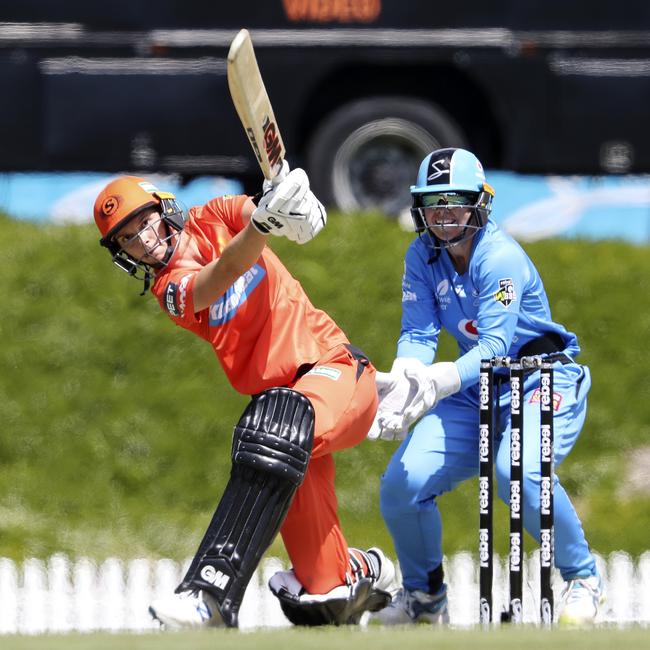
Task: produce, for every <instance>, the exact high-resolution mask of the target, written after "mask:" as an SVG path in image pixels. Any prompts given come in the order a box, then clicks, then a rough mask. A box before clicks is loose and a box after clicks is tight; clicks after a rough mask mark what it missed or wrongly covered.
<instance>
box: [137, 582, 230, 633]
mask: <svg viewBox="0 0 650 650" xmlns="http://www.w3.org/2000/svg"><path fill="white" fill-rule="evenodd" d="M149 613H150V614H151V616H152V617H153V618H154V619H155V620H157V621H158V622H159V623H160V624H161V625H162V626H163V627H165V628H167V629H181V628H202V627H224V622H223V619H222V618H221V613H220V612H219V606H218V605H217V601H216V600H215V599H214V598H213V597H212V596H211V595H210V594H209V593H207V592H205V591H200V590H188V591H181V592H180V593H179V594H173V595H171V596H166V597H164V598H159V599H158V600H155V601H154V602H153V603H151V605H150V607H149Z"/></svg>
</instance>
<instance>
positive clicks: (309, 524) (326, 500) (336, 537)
mask: <svg viewBox="0 0 650 650" xmlns="http://www.w3.org/2000/svg"><path fill="white" fill-rule="evenodd" d="M357 357H358V355H353V354H352V353H351V352H350V351H349V350H348V348H347V347H346V346H343V345H341V346H338V347H336V348H334V349H333V350H330V352H329V353H328V354H327V355H326V356H325V357H323V358H322V359H320V360H319V361H318V363H317V364H316V365H315V366H314V367H313V368H312V369H311V370H310V371H309V372H308V373H307V374H305V375H303V376H302V377H300V378H299V379H298V380H297V381H295V382H294V383H293V384H291V385H290V386H289V387H290V388H293V389H294V390H296V391H299V392H300V393H302V394H303V395H305V396H306V397H308V398H309V400H310V401H311V403H312V405H313V407H314V411H315V416H316V417H315V429H314V447H313V451H312V455H311V459H310V461H309V465H308V467H307V472H306V474H305V479H304V481H303V483H302V485H301V486H300V487H299V488H298V490H297V491H296V494H295V496H294V499H293V502H292V503H291V507H290V508H289V512H288V514H287V517H286V519H285V521H284V523H283V525H282V528H281V531H280V532H281V535H282V539H283V541H284V545H285V547H286V549H287V553H288V554H289V559H290V560H291V563H292V565H293V570H294V573H295V574H296V577H297V578H298V580H299V581H300V583H301V584H302V585H303V587H305V589H306V590H307V591H308V592H309V593H315V594H323V593H327V592H328V591H330V590H332V589H333V588H334V587H337V586H339V585H341V584H344V583H345V580H346V574H347V573H348V571H349V566H350V565H349V558H348V545H347V542H346V541H345V537H344V536H343V532H342V531H341V524H340V522H339V518H338V514H337V501H336V492H335V488H334V476H335V469H334V458H333V457H332V453H333V452H335V451H338V450H340V449H345V448H347V447H353V446H354V445H357V444H359V443H360V442H361V441H362V440H364V438H365V437H366V434H367V433H368V430H369V429H370V425H371V424H372V420H373V418H374V416H375V412H376V411H377V389H376V386H375V369H374V368H373V366H372V365H371V364H370V363H369V362H367V360H365V359H364V360H362V361H359V360H358V358H357ZM364 361H365V363H364Z"/></svg>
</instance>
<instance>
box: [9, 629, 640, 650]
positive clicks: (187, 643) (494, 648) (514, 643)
mask: <svg viewBox="0 0 650 650" xmlns="http://www.w3.org/2000/svg"><path fill="white" fill-rule="evenodd" d="M649 643H650V629H647V628H640V627H630V628H626V629H619V628H596V629H592V630H589V629H582V630H564V629H553V630H543V629H540V628H536V627H521V628H512V627H508V628H494V629H491V630H480V629H470V630H454V629H433V628H430V627H428V626H417V627H413V628H411V627H408V628H405V627H398V628H391V629H386V628H381V629H377V628H370V629H359V628H317V629H296V628H292V629H289V630H287V629H284V630H272V631H271V630H269V631H260V632H249V633H246V632H238V631H235V630H214V631H212V630H210V631H201V632H167V633H148V634H133V635H126V634H68V635H58V636H56V635H54V636H53V635H48V636H38V637H25V636H11V637H4V638H3V640H2V644H3V647H7V648H9V647H10V648H12V650H36V649H38V650H77V649H79V650H81V649H83V650H109V649H110V650H116V649H117V650H172V649H178V648H192V650H203V649H204V648H205V650H208V649H209V650H214V649H215V648H218V649H219V650H265V649H267V648H268V649H269V650H270V649H271V648H291V649H292V650H302V649H303V648H304V649H309V650H330V649H331V650H338V649H339V648H355V650H395V648H399V649H400V650H411V649H412V650H416V649H418V650H419V649H420V648H428V647H430V648H435V650H447V649H450V650H451V649H453V650H459V649H464V648H471V650H488V649H489V650H510V649H512V650H520V649H521V648H526V650H537V649H539V650H548V649H549V648H553V650H562V649H563V648H566V649H567V650H568V649H570V650H583V649H584V650H601V649H602V650H611V648H615V647H624V648H625V649H626V650H636V649H639V650H641V649H644V650H645V649H646V648H648V647H649ZM5 644H6V646H5Z"/></svg>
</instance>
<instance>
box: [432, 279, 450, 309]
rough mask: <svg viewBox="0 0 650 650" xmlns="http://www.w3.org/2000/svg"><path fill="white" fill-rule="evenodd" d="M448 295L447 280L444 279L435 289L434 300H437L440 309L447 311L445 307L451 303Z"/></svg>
mask: <svg viewBox="0 0 650 650" xmlns="http://www.w3.org/2000/svg"><path fill="white" fill-rule="evenodd" d="M448 294H449V280H447V279H444V280H441V281H440V282H439V283H438V286H437V287H436V298H437V299H438V304H439V305H440V309H442V310H445V309H447V305H449V304H450V303H451V296H449V295H448Z"/></svg>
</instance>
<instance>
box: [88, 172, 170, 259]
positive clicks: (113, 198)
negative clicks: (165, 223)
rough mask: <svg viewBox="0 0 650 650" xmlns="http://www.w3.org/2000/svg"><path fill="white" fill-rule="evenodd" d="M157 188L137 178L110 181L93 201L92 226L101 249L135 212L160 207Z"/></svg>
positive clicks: (122, 177)
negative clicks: (94, 227)
mask: <svg viewBox="0 0 650 650" xmlns="http://www.w3.org/2000/svg"><path fill="white" fill-rule="evenodd" d="M157 192H158V188H157V187H156V186H155V185H153V184H151V183H149V182H148V181H146V180H145V179H144V178H138V177H137V176H120V178H117V179H116V180H114V181H111V182H110V183H109V184H108V185H107V186H106V187H105V188H104V189H103V190H102V191H101V192H100V193H99V196H98V197H97V199H96V200H95V208H94V210H93V212H94V215H95V223H96V224H97V227H98V228H99V232H101V233H102V240H101V242H100V243H101V244H102V246H106V244H108V242H110V240H111V239H112V238H113V235H114V234H115V233H116V232H117V231H118V230H119V229H120V228H121V227H122V226H124V225H126V224H127V223H128V222H129V221H131V219H133V218H134V217H135V216H136V215H137V214H138V213H139V212H141V211H142V210H145V209H147V208H153V207H156V206H159V205H160V199H159V198H158V196H156V193H157Z"/></svg>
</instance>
